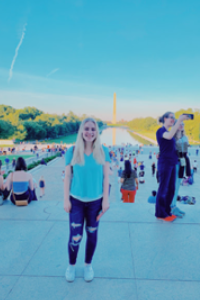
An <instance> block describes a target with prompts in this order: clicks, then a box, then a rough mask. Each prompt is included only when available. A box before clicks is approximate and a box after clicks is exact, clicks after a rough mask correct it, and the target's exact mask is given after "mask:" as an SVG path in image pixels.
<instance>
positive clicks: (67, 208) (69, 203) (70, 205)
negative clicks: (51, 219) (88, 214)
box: [64, 201, 72, 213]
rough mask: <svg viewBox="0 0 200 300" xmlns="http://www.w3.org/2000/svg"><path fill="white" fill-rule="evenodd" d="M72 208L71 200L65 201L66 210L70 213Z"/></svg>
mask: <svg viewBox="0 0 200 300" xmlns="http://www.w3.org/2000/svg"><path fill="white" fill-rule="evenodd" d="M71 208H72V204H71V202H70V201H65V202H64V210H65V211H66V212H67V213H69V212H70V211H71Z"/></svg>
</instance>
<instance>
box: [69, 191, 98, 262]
mask: <svg viewBox="0 0 200 300" xmlns="http://www.w3.org/2000/svg"><path fill="white" fill-rule="evenodd" d="M70 202H71V204H72V209H71V212H70V214H69V226H70V228H69V229H70V237H69V243H68V253H69V263H70V264H71V265H74V264H76V258H77V254H78V249H79V245H80V242H81V240H82V237H83V227H84V221H86V228H85V229H86V234H87V241H86V253H85V263H86V264H90V263H91V262H92V258H93V255H94V251H95V248H96V245H97V233H98V225H99V222H97V221H96V218H97V216H98V214H99V212H100V211H101V210H102V198H100V199H98V200H95V201H91V202H82V201H80V200H78V199H75V198H73V197H72V196H70Z"/></svg>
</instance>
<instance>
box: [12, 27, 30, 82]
mask: <svg viewBox="0 0 200 300" xmlns="http://www.w3.org/2000/svg"><path fill="white" fill-rule="evenodd" d="M26 25H27V24H25V25H24V28H23V32H22V36H21V39H20V41H19V44H18V45H17V48H16V49H15V55H14V57H13V60H12V64H11V67H10V71H9V78H8V82H9V81H10V80H11V78H12V75H13V67H14V64H15V61H16V58H17V55H18V51H19V48H20V46H21V44H22V42H23V39H24V36H25V31H26Z"/></svg>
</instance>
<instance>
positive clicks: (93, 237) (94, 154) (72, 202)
mask: <svg viewBox="0 0 200 300" xmlns="http://www.w3.org/2000/svg"><path fill="white" fill-rule="evenodd" d="M110 162H111V160H110V155H109V151H108V149H107V148H106V147H105V146H103V145H101V143H100V136H99V129H98V124H97V122H96V121H95V120H94V119H93V118H87V119H85V120H83V121H82V123H81V126H80V128H79V132H78V137H77V141H76V144H75V147H71V148H69V149H68V150H67V152H66V154H65V164H66V167H65V180H64V210H65V211H66V212H67V213H69V226H70V236H69V243H68V253H69V266H68V268H67V270H66V274H65V277H66V279H67V281H69V282H72V281H74V279H75V264H76V259H77V254H78V249H79V245H80V242H81V239H82V236H83V227H84V222H85V223H86V234H87V241H86V253H85V267H84V279H85V281H91V280H92V279H93V278H94V271H93V268H92V264H91V263H92V258H93V255H94V252H95V248H96V245H97V232H98V225H99V219H100V217H101V216H102V215H103V214H104V213H105V212H106V211H107V210H108V209H109V201H108V194H109V165H110ZM72 172H73V176H72ZM71 177H72V180H71Z"/></svg>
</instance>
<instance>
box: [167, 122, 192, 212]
mask: <svg viewBox="0 0 200 300" xmlns="http://www.w3.org/2000/svg"><path fill="white" fill-rule="evenodd" d="M174 137H175V141H176V150H177V154H178V163H177V165H176V181H175V192H174V198H173V200H172V203H171V212H172V214H173V215H175V216H177V217H178V218H182V217H183V216H184V215H185V212H183V211H182V210H180V209H179V208H178V207H177V206H176V202H177V196H178V192H179V188H180V183H181V179H183V177H184V173H186V175H187V177H190V176H191V167H190V159H189V157H188V156H187V152H188V145H189V142H188V138H187V136H186V135H185V130H184V123H183V122H182V123H181V124H180V125H179V127H178V130H177V132H176V134H175V136H174Z"/></svg>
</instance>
